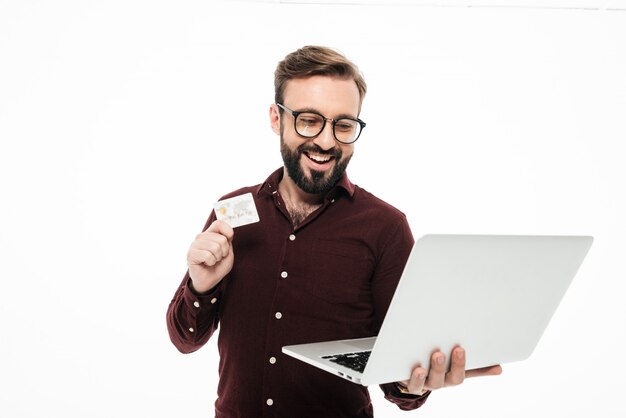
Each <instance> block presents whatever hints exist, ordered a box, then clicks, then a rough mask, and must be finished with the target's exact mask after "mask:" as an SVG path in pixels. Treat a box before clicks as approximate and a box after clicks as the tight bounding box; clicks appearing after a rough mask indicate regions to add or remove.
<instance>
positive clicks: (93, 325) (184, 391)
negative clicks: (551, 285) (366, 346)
mask: <svg viewBox="0 0 626 418" xmlns="http://www.w3.org/2000/svg"><path fill="white" fill-rule="evenodd" d="M305 44H322V45H329V46H333V47H336V48H338V49H340V50H341V51H343V52H344V53H345V54H346V55H347V56H348V57H349V58H351V59H353V60H354V61H355V62H356V63H357V64H359V66H360V68H361V69H362V71H363V73H364V74H365V77H366V80H367V82H368V85H369V93H368V96H367V97H366V100H365V103H364V108H363V112H362V114H361V116H362V119H364V120H365V121H367V123H368V126H367V128H366V130H365V131H364V134H363V136H362V138H361V139H360V140H359V142H358V143H357V145H356V151H355V157H354V158H353V160H352V163H351V166H350V168H349V173H350V176H351V179H352V180H353V181H354V182H356V183H357V184H359V185H361V186H362V187H364V188H366V189H368V190H370V191H371V192H373V193H375V194H377V195H378V196H380V197H381V198H383V199H385V200H387V201H388V202H390V203H392V204H393V205H395V206H397V207H398V208H400V209H401V210H403V211H404V212H405V213H406V214H407V216H408V218H409V221H410V223H411V226H412V228H413V232H414V234H415V236H416V237H418V236H420V235H422V234H424V233H429V232H437V233H521V234H535V233H536V234H590V235H593V236H594V237H595V238H596V240H595V243H594V245H593V247H592V249H591V251H590V253H589V256H588V258H587V260H586V261H585V263H583V266H582V268H581V270H580V271H579V274H578V275H577V277H576V278H575V280H574V283H573V284H572V286H571V287H570V289H569V291H568V293H567V295H566V298H565V299H564V301H563V303H562V304H561V306H560V308H559V310H558V311H557V313H556V315H555V317H554V318H553V321H552V322H551V324H550V326H549V327H548V330H547V331H546V333H545V335H544V337H543V338H542V340H541V341H540V343H539V346H538V347H537V349H536V351H535V352H534V354H533V355H532V356H531V357H530V358H529V359H528V360H526V361H524V362H519V363H515V364H510V365H505V367H504V374H503V375H502V376H500V377H497V378H488V379H482V380H479V379H475V380H469V381H467V382H466V384H465V385H463V386H462V387H459V388H453V389H448V390H445V391H440V392H439V393H436V394H434V395H433V396H432V397H431V399H430V401H429V402H428V403H427V404H426V405H425V406H424V407H423V408H422V409H420V410H419V411H418V412H413V413H403V412H401V411H399V410H398V409H396V407H395V406H393V405H391V404H388V403H387V402H386V401H384V400H383V399H382V396H381V393H380V391H379V390H378V388H373V389H372V391H371V392H372V395H373V397H374V403H375V409H376V411H377V416H379V417H396V416H413V415H415V416H423V417H450V416H459V415H461V414H467V415H468V416H481V417H502V416H506V417H527V416H571V415H572V414H576V416H584V415H589V416H591V415H593V416H595V415H597V414H600V415H601V416H604V417H618V416H624V413H625V412H626V407H624V403H623V400H622V398H623V395H624V389H626V385H624V381H623V376H624V375H626V366H625V363H624V361H623V356H622V355H621V352H622V351H623V347H624V344H625V342H626V331H625V329H626V327H625V326H624V323H625V322H626V321H625V320H626V304H624V302H623V300H624V286H623V285H622V284H621V283H620V282H621V281H622V280H623V279H624V275H625V273H626V269H625V267H624V264H623V259H624V255H623V245H624V234H625V233H626V226H625V223H624V219H623V213H624V211H625V209H626V199H625V193H624V178H626V169H625V168H624V164H623V160H624V156H625V153H624V151H623V145H622V144H623V143H624V141H625V140H626V122H625V121H626V119H625V115H626V77H625V76H624V74H626V12H623V11H603V10H541V9H515V8H514V9H498V8H464V7H447V8H443V7H409V6H393V7H384V6H319V5H318V6H311V5H278V4H271V3H261V4H254V3H246V2H234V3H233V4H226V3H221V2H203V1H186V2H176V3H174V2H166V1H147V0H145V1H141V0H130V1H109V2H97V1H58V2H49V3H45V2H36V1H17V0H15V1H11V0H8V1H7V0H2V1H0V62H1V63H0V191H1V194H0V198H1V199H2V203H1V205H0V330H1V332H2V336H1V338H0V385H1V386H2V390H1V391H0V416H2V417H136V416H151V417H170V416H185V417H207V416H212V408H213V402H214V400H215V387H216V383H217V360H218V358H217V354H216V349H215V340H212V341H211V342H209V344H207V345H206V346H205V347H204V348H203V349H201V350H200V351H198V352H196V353H194V354H191V355H186V356H185V355H182V354H179V353H178V352H177V351H176V350H175V348H174V347H173V346H172V345H171V344H170V342H169V339H168V337H167V332H166V327H165V311H166V309H167V305H168V303H169V301H170V299H171V297H172V295H173V293H174V291H175V289H176V286H177V285H178V284H179V281H180V279H181V278H182V275H183V273H184V271H185V265H186V264H185V254H186V251H187V247H188V245H189V243H190V242H191V240H192V239H193V238H194V236H195V235H196V233H197V232H198V231H199V230H200V229H201V227H202V225H203V224H204V221H205V219H206V217H207V216H208V214H209V211H210V208H211V204H212V202H213V201H214V200H215V199H217V198H218V197H219V196H220V195H222V194H224V193H226V192H229V191H231V190H233V189H235V188H238V187H240V186H244V185H251V184H257V183H259V182H260V181H262V180H263V179H265V177H266V176H267V175H268V174H269V173H270V171H272V170H273V169H275V168H277V167H279V166H280V164H281V159H280V154H279V144H278V138H277V137H276V136H275V135H274V134H273V133H272V132H271V130H270V127H269V122H268V116H267V115H268V108H269V104H270V103H271V101H272V99H273V86H272V82H273V71H274V68H275V65H276V63H277V62H278V61H279V60H280V59H282V58H283V57H284V55H285V54H286V53H288V52H291V51H292V50H294V49H296V48H298V47H300V46H302V45H305ZM414 320H415V321H428V320H435V319H434V318H429V317H428V312H422V313H420V314H419V315H417V316H416V318H415V319H414ZM470 354H471V353H470Z"/></svg>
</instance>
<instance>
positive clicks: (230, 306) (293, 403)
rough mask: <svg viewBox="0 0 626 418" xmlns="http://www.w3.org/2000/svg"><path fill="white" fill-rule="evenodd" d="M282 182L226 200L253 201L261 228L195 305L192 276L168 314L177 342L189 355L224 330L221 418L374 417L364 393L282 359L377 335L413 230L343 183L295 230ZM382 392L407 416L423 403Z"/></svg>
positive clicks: (251, 230)
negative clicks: (300, 348)
mask: <svg viewBox="0 0 626 418" xmlns="http://www.w3.org/2000/svg"><path fill="white" fill-rule="evenodd" d="M282 175H283V169H282V168H281V169H279V170H277V171H275V172H274V173H273V174H272V175H271V176H270V177H269V178H268V179H267V180H266V181H265V182H264V183H262V184H260V185H257V186H253V187H247V188H243V189H240V190H237V191H235V192H233V193H230V194H228V195H226V196H224V198H227V197H232V196H237V195H241V194H244V193H248V192H251V193H252V194H253V197H254V201H255V205H256V208H257V211H258V214H259V219H260V221H259V222H257V223H253V224H249V225H245V226H241V227H238V228H236V229H235V234H234V238H233V250H234V255H235V263H234V266H233V269H232V270H231V272H230V273H229V274H228V275H227V276H226V277H225V278H224V279H223V280H222V281H221V282H220V283H219V284H218V285H217V286H216V287H215V288H214V289H212V290H210V291H209V292H208V293H205V294H201V295H200V294H197V293H195V292H194V291H193V288H192V287H191V283H190V278H189V273H188V272H187V273H186V274H185V276H184V277H183V281H182V283H181V285H180V287H179V288H178V290H177V292H176V293H175V295H174V298H173V300H172V302H171V303H170V306H169V309H168V312H167V326H168V330H169V335H170V338H171V340H172V342H173V343H174V345H175V346H176V347H177V348H178V349H179V350H180V351H181V352H183V353H190V352H193V351H195V350H197V349H199V348H200V347H202V346H203V345H204V344H205V343H206V342H207V340H208V339H209V337H211V335H212V334H213V333H214V331H216V330H217V328H218V326H219V333H218V334H219V336H218V349H219V353H220V363H219V375H220V376H219V377H220V379H219V384H218V398H217V401H216V403H215V409H216V417H218V418H221V417H229V418H233V417H246V418H249V417H301V418H305V417H316V418H319V417H351V418H352V417H372V416H373V410H372V405H371V401H370V397H369V393H368V391H367V388H365V387H363V386H361V385H358V384H355V383H351V382H349V381H346V380H344V379H342V378H340V377H337V376H334V375H333V374H331V373H328V372H326V371H323V370H321V369H318V368H316V367H313V366H310V365H308V364H306V363H303V362H301V361H299V360H296V359H294V358H291V357H289V356H287V355H285V354H283V353H282V352H281V349H282V347H283V346H285V345H292V344H301V343H309V342H317V341H326V340H336V339H349V338H361V337H371V336H374V335H377V334H378V331H379V329H380V327H381V324H382V321H383V318H384V317H385V313H386V312H387V308H388V306H389V303H390V301H391V298H392V296H393V293H394V290H395V288H396V286H397V284H398V280H399V279H400V275H401V273H402V270H403V268H404V264H405V262H406V260H407V258H408V255H409V252H410V250H411V247H412V244H413V242H414V240H413V236H412V234H411V231H410V228H409V225H408V222H407V220H406V217H405V216H404V214H403V213H402V212H400V211H399V210H397V209H395V208H394V207H392V206H391V205H389V204H387V203H385V202H383V201H382V200H380V199H378V198H377V197H375V196H374V195H372V194H371V193H369V192H367V191H366V190H364V189H362V188H360V187H359V186H357V185H355V184H353V183H351V182H350V180H349V179H348V177H347V175H346V174H344V176H343V177H342V178H341V180H340V181H339V182H338V183H337V185H336V186H335V187H334V188H333V189H332V190H331V191H330V192H329V193H328V194H327V195H326V197H325V199H324V202H323V204H322V206H321V207H320V208H318V209H317V210H315V211H314V212H313V213H311V214H310V215H309V216H308V217H307V218H306V219H305V220H304V221H303V222H302V223H301V224H299V225H297V226H296V227H294V226H293V224H292V222H291V218H290V216H289V213H288V212H287V210H286V207H285V203H284V201H283V199H282V198H281V196H280V193H279V192H278V184H279V182H280V180H281V178H282ZM214 220H215V213H214V212H212V213H211V215H210V217H209V219H208V221H207V223H206V225H205V228H204V229H206V228H208V226H209V225H210V224H211V223H212V222H213V221H214ZM381 389H382V390H383V392H384V394H385V397H386V398H387V399H388V400H390V401H391V402H394V403H396V404H397V405H398V406H399V407H400V408H401V409H415V408H418V407H419V406H421V405H422V404H423V403H424V402H425V400H426V397H427V395H425V396H422V397H417V396H411V395H403V394H401V393H400V392H399V391H398V390H397V388H396V386H395V384H393V383H390V384H384V385H381Z"/></svg>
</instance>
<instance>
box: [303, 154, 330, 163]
mask: <svg viewBox="0 0 626 418" xmlns="http://www.w3.org/2000/svg"><path fill="white" fill-rule="evenodd" d="M304 155H306V156H307V157H308V158H309V159H310V160H311V161H313V162H315V163H317V164H326V163H328V162H330V161H331V160H333V159H334V158H335V157H334V156H332V155H328V154H318V153H315V152H306V151H305V152H304Z"/></svg>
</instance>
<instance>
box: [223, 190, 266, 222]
mask: <svg viewBox="0 0 626 418" xmlns="http://www.w3.org/2000/svg"><path fill="white" fill-rule="evenodd" d="M213 209H215V215H216V216H217V219H220V220H222V221H225V222H226V223H228V224H229V225H230V226H231V227H233V228H236V227H238V226H242V225H248V224H252V223H255V222H259V214H258V212H257V211H256V206H255V204H254V199H253V198H252V193H246V194H242V195H240V196H235V197H231V198H229V199H224V200H220V201H219V202H216V203H214V204H213Z"/></svg>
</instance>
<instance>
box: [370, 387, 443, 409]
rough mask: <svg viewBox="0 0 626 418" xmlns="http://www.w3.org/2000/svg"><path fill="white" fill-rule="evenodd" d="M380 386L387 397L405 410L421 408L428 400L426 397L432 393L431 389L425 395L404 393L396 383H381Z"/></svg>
mask: <svg viewBox="0 0 626 418" xmlns="http://www.w3.org/2000/svg"><path fill="white" fill-rule="evenodd" d="M380 387H381V389H382V390H383V393H384V394H385V399H387V400H388V401H390V402H392V403H394V404H396V405H397V406H398V408H400V409H402V410H405V411H410V410H413V409H417V408H419V407H420V406H422V405H423V404H424V403H425V402H426V399H428V397H429V396H430V394H431V391H428V392H426V393H424V394H423V395H411V394H408V393H402V392H400V390H399V389H398V387H397V386H396V384H395V383H386V384H384V385H380Z"/></svg>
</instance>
